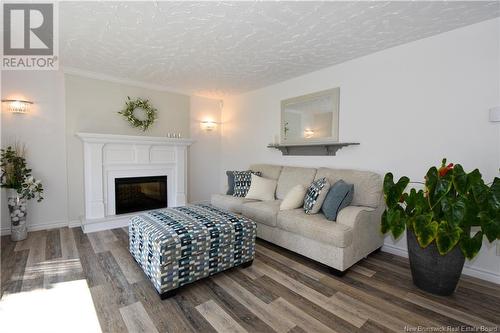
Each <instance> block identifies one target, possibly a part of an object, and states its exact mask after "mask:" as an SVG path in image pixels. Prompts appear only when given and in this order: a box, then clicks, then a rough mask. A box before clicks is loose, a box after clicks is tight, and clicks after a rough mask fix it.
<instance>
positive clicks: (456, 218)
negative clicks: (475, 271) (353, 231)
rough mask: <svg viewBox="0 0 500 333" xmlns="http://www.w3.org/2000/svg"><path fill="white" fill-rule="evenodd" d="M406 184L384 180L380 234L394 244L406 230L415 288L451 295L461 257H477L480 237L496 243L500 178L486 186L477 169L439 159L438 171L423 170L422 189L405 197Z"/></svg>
mask: <svg viewBox="0 0 500 333" xmlns="http://www.w3.org/2000/svg"><path fill="white" fill-rule="evenodd" d="M409 183H410V179H409V178H408V177H401V178H400V179H399V181H398V182H396V183H394V181H393V175H392V173H387V174H386V175H385V178H384V198H385V202H386V204H387V209H386V210H385V212H384V214H383V215H382V232H383V233H387V232H389V231H390V232H391V233H392V235H393V237H394V238H395V239H397V238H399V237H400V236H401V235H402V234H403V232H404V230H405V229H406V237H407V242H408V255H409V258H410V268H411V273H412V277H413V283H414V284H415V285H416V286H417V287H419V288H420V289H423V290H425V291H427V292H430V293H433V294H437V295H442V296H446V295H450V294H452V293H453V292H454V291H455V288H456V286H457V283H458V280H459V279H460V275H461V272H462V268H463V266H464V262H465V258H467V259H469V260H470V259H473V258H474V257H475V256H476V255H477V254H478V253H479V250H480V249H481V246H482V244H483V238H484V236H486V238H487V239H488V241H489V242H494V241H495V240H498V239H500V219H499V216H500V178H498V177H495V179H494V180H493V182H492V183H490V184H485V182H484V181H483V179H482V176H481V173H480V172H479V170H478V169H475V170H473V171H472V172H469V173H466V172H465V171H464V169H463V168H462V166H461V165H460V164H456V165H453V163H450V164H448V165H447V164H446V159H443V161H442V164H441V167H440V168H439V169H438V168H436V167H431V168H430V169H429V171H427V174H426V175H425V183H424V184H422V183H420V182H418V184H421V185H424V186H425V187H424V189H423V190H418V191H417V190H416V189H414V188H412V189H411V190H410V191H409V192H408V191H406V187H407V186H408V184H409ZM474 229H475V230H474ZM472 234H474V235H472Z"/></svg>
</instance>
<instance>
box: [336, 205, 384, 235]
mask: <svg viewBox="0 0 500 333" xmlns="http://www.w3.org/2000/svg"><path fill="white" fill-rule="evenodd" d="M376 215H377V214H376V209H375V208H371V207H364V206H347V207H346V208H344V209H342V210H341V211H340V212H339V214H338V216H337V223H340V224H343V225H346V226H348V227H351V228H352V229H355V228H356V226H357V225H358V224H359V223H363V222H365V221H366V220H370V219H372V218H375V216H376Z"/></svg>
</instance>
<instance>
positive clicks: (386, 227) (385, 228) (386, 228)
mask: <svg viewBox="0 0 500 333" xmlns="http://www.w3.org/2000/svg"><path fill="white" fill-rule="evenodd" d="M390 229H391V228H390V225H389V221H388V220H387V210H384V212H383V213H382V223H381V228H380V231H381V232H382V233H383V234H386V233H387V232H388V231H389V230H390Z"/></svg>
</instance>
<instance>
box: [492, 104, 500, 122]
mask: <svg viewBox="0 0 500 333" xmlns="http://www.w3.org/2000/svg"><path fill="white" fill-rule="evenodd" d="M490 121H491V122H492V123H497V122H500V106H497V107H494V108H491V109H490Z"/></svg>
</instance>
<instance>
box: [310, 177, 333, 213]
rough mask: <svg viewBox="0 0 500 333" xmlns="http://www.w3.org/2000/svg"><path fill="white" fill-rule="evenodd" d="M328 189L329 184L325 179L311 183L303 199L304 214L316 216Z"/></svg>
mask: <svg viewBox="0 0 500 333" xmlns="http://www.w3.org/2000/svg"><path fill="white" fill-rule="evenodd" d="M329 189H330V183H329V182H328V180H326V178H320V179H317V180H315V181H314V182H312V184H311V185H310V186H309V188H308V189H307V192H306V197H305V198H304V211H305V212H306V214H316V213H318V212H319V210H320V209H321V205H323V201H324V200H325V197H326V195H327V194H328V190H329Z"/></svg>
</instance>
